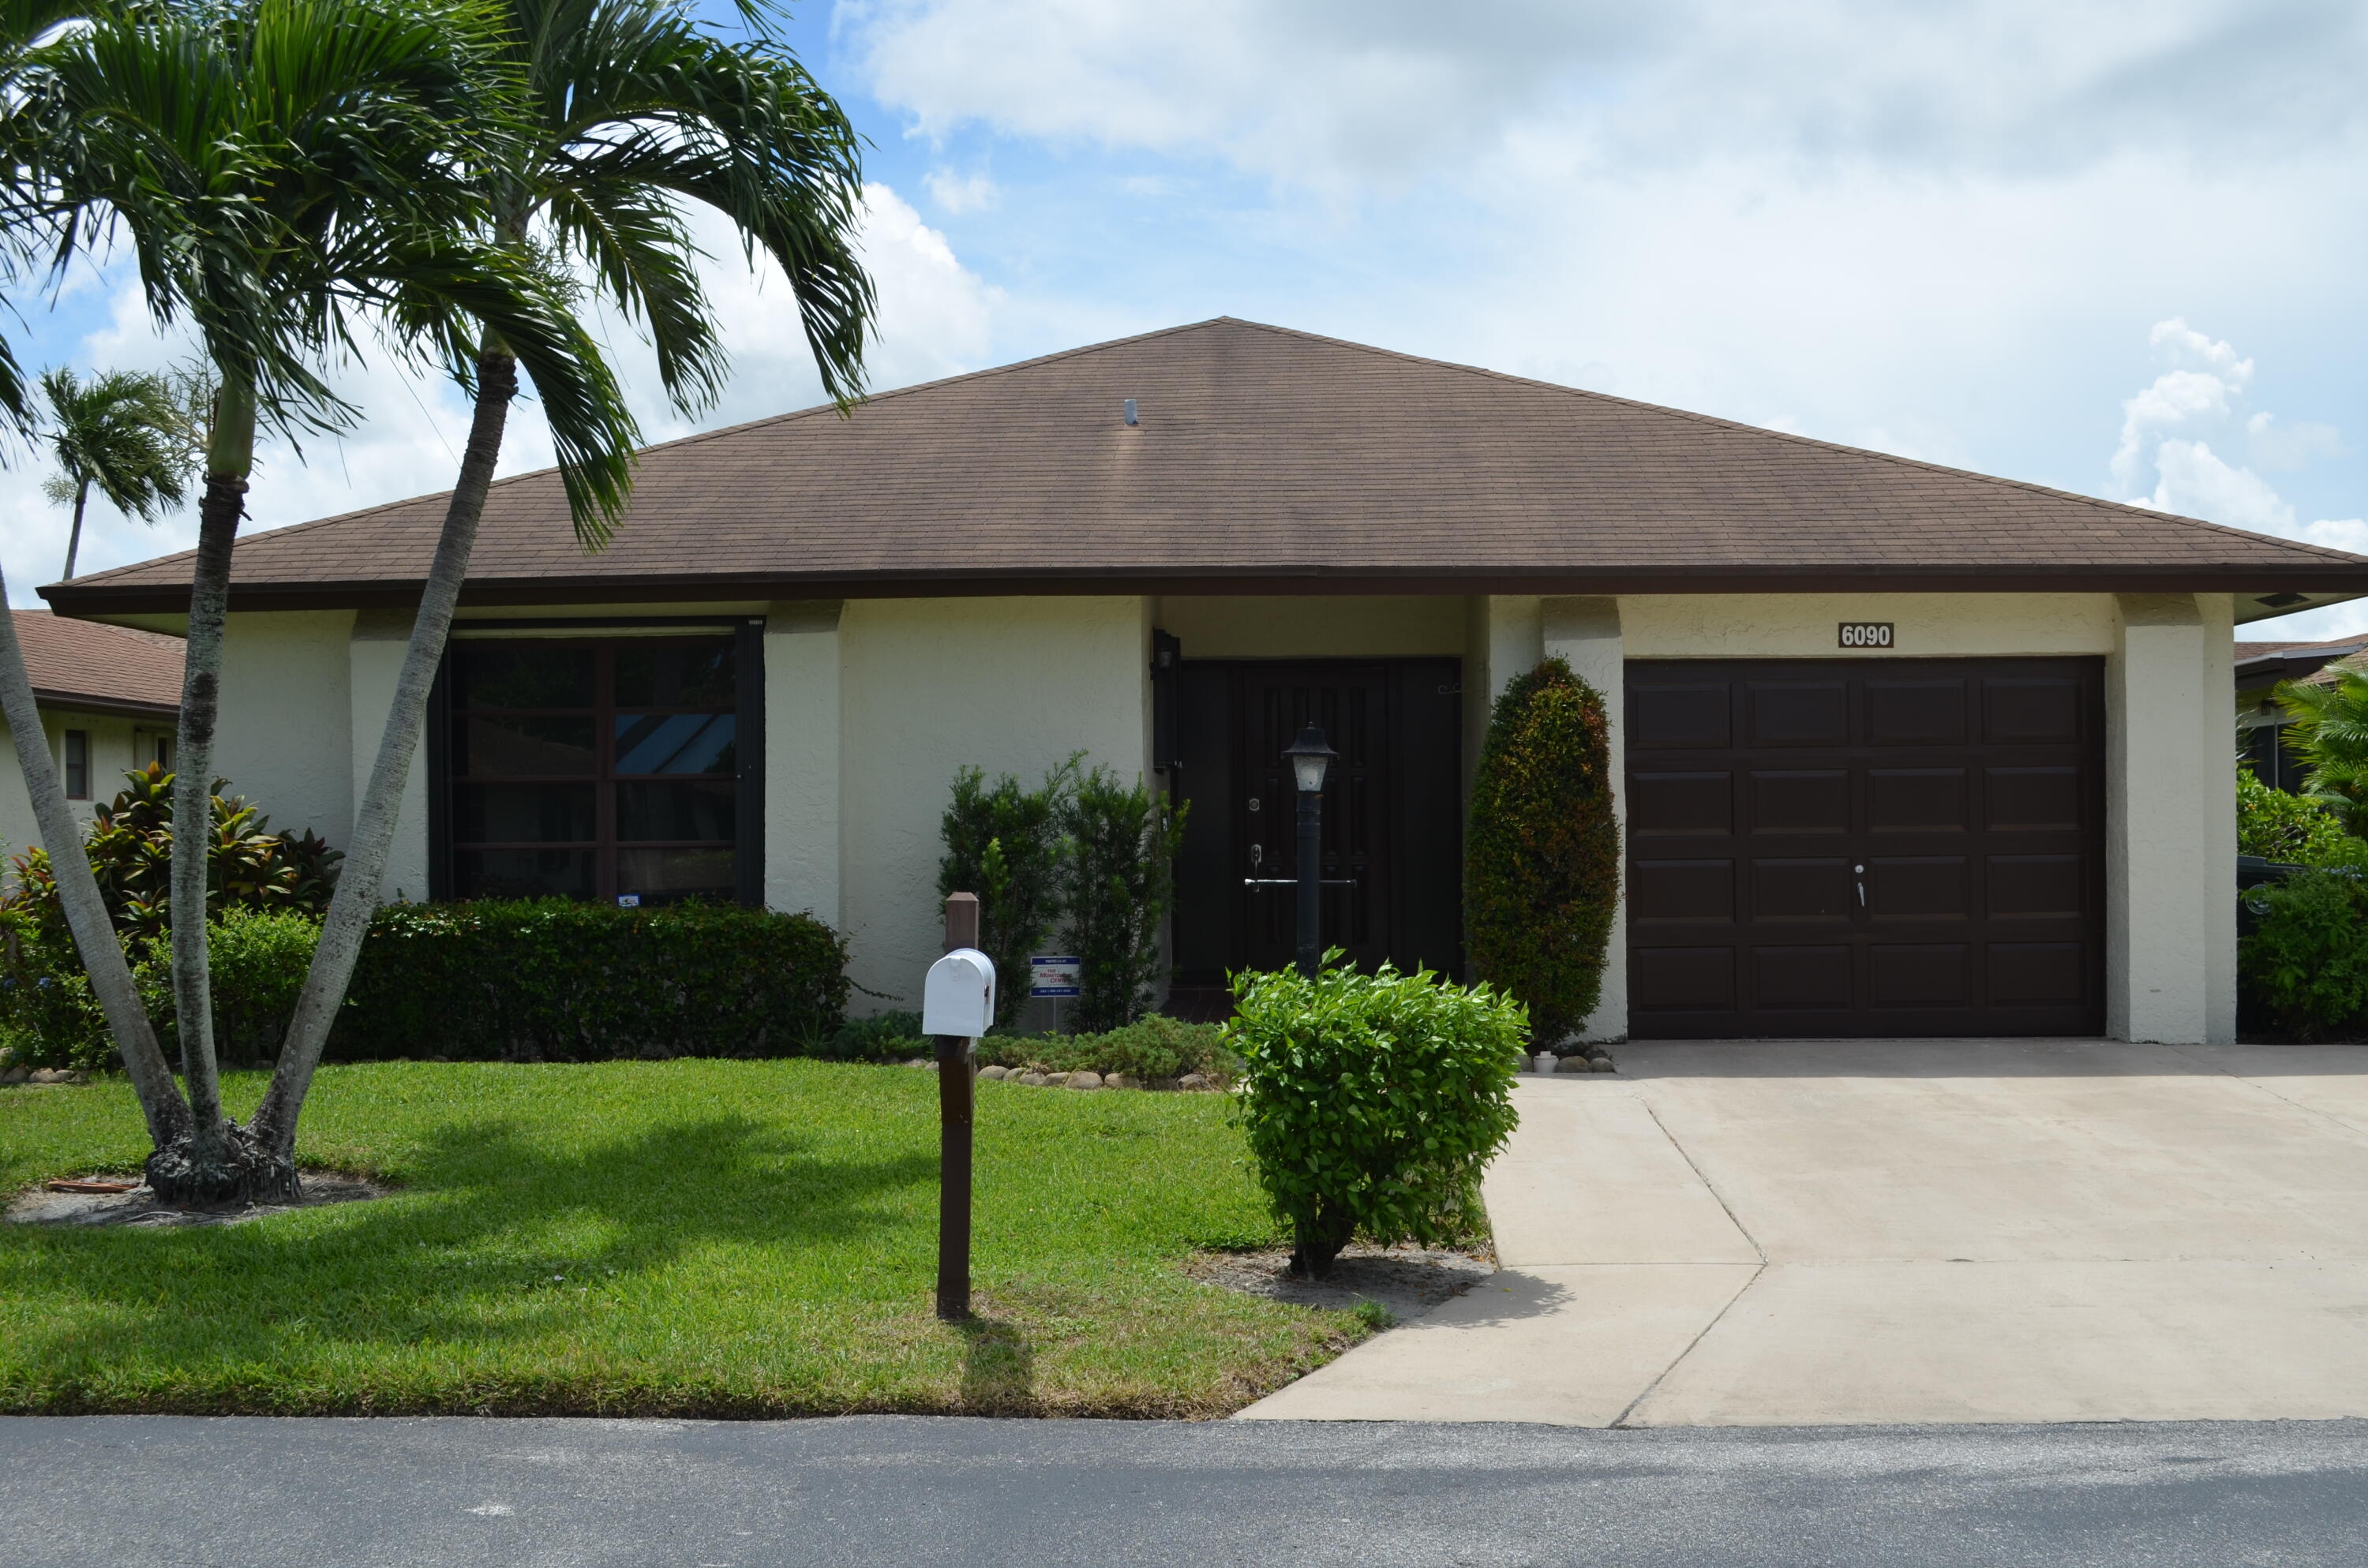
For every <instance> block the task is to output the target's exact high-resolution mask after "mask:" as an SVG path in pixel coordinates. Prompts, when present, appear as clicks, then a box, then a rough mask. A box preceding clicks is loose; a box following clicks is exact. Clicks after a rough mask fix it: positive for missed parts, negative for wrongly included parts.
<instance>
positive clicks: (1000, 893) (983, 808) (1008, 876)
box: [938, 756, 1077, 1028]
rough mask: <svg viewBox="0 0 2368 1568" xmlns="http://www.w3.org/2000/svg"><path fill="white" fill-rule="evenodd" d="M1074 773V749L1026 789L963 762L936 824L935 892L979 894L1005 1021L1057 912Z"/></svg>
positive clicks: (982, 941)
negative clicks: (942, 848)
mask: <svg viewBox="0 0 2368 1568" xmlns="http://www.w3.org/2000/svg"><path fill="white" fill-rule="evenodd" d="M1076 772H1077V758H1076V757H1075V756H1072V757H1071V758H1069V760H1068V761H1066V762H1064V763H1063V764H1062V765H1061V766H1060V767H1056V768H1054V769H1053V771H1052V772H1050V773H1048V774H1046V775H1045V776H1044V782H1043V783H1042V785H1041V786H1039V787H1038V788H1036V789H1034V790H1029V789H1024V788H1022V787H1021V785H1020V782H1019V779H1018V778H1014V777H1012V776H1011V775H1010V774H1008V773H1007V774H1005V775H1004V776H1003V777H1002V778H998V779H996V781H995V783H994V784H993V785H991V786H990V785H989V784H988V783H987V782H986V775H985V773H984V772H982V771H981V770H980V769H978V768H975V767H964V768H962V769H961V770H960V771H959V772H957V773H956V774H955V775H954V796H953V801H952V803H951V804H950V805H948V806H947V807H946V812H945V816H944V818H943V820H942V822H941V823H940V824H939V829H940V832H941V833H942V835H943V836H944V839H945V845H946V853H945V857H944V858H942V859H941V860H939V862H938V896H939V898H944V897H946V896H947V895H948V894H951V893H957V892H970V893H976V894H977V895H978V903H979V910H978V926H979V939H978V946H979V950H980V951H981V952H984V953H985V954H986V955H987V956H988V957H989V958H991V959H993V960H995V1021H996V1023H997V1024H998V1025H1000V1026H1002V1027H1004V1028H1009V1027H1010V1025H1011V1021H1012V1020H1013V1019H1014V1018H1017V1017H1019V1009H1020V1007H1021V1006H1024V1005H1025V1004H1026V1003H1027V1001H1028V984H1029V971H1028V960H1030V958H1033V957H1034V956H1035V955H1036V954H1038V953H1040V952H1042V951H1043V950H1044V947H1043V943H1044V938H1045V937H1047V936H1049V935H1051V933H1052V930H1053V925H1054V924H1055V923H1056V922H1057V921H1058V920H1059V919H1060V917H1061V882H1062V870H1063V866H1064V862H1065V861H1066V858H1067V851H1066V849H1065V847H1064V844H1063V842H1062V829H1063V825H1064V824H1063V819H1064V815H1065V814H1066V807H1067V801H1068V798H1069V792H1070V790H1071V789H1072V788H1073V787H1074V785H1075V783H1076Z"/></svg>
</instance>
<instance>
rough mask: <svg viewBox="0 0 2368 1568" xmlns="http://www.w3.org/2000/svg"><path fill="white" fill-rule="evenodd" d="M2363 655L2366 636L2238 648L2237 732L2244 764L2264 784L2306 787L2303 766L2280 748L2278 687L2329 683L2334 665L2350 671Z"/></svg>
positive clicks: (2367, 646) (2282, 728)
mask: <svg viewBox="0 0 2368 1568" xmlns="http://www.w3.org/2000/svg"><path fill="white" fill-rule="evenodd" d="M2236 653H2237V668H2236V673H2237V737H2238V741H2239V744H2241V745H2242V747H2243V750H2244V756H2245V762H2246V765H2247V766H2248V767H2251V768H2252V770H2253V774H2254V776H2255V777H2256V778H2260V781H2261V782H2262V783H2264V784H2267V785H2269V786H2270V787H2271V789H2273V790H2287V791H2289V792H2295V791H2299V790H2301V789H2302V774H2303V768H2302V762H2301V760H2300V759H2299V758H2297V757H2296V756H2294V753H2293V751H2292V750H2291V749H2289V748H2288V747H2286V746H2285V745H2283V744H2281V741H2282V739H2283V735H2284V733H2285V728H2286V715H2285V710H2284V709H2283V708H2281V707H2279V706H2278V701H2277V696H2276V693H2277V688H2278V687H2280V686H2281V685H2283V683H2284V682H2286V681H2290V680H2294V681H2302V682H2304V683H2305V684H2309V683H2311V682H2315V681H2318V682H2324V681H2331V680H2333V679H2334V678H2335V676H2334V673H2333V669H2332V668H2331V666H2336V665H2341V666H2343V667H2345V668H2350V667H2351V665H2352V664H2353V663H2354V662H2355V661H2356V660H2357V659H2358V657H2359V655H2360V654H2362V653H2368V636H2351V637H2333V638H2328V639H2326V640H2324V641H2321V642H2239V643H2237V648H2236Z"/></svg>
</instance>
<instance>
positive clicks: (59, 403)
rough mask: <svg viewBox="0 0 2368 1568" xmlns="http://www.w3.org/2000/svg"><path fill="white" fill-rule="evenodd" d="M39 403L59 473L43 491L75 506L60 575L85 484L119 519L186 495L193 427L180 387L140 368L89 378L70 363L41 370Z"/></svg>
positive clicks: (77, 541) (71, 547)
mask: <svg viewBox="0 0 2368 1568" xmlns="http://www.w3.org/2000/svg"><path fill="white" fill-rule="evenodd" d="M41 401H42V402H43V403H47V404H48V405H49V407H48V415H49V419H48V426H49V428H48V430H47V432H46V435H47V437H48V440H49V443H50V449H51V452H52V453H54V454H55V455H56V457H57V460H58V472H56V473H54V474H52V475H51V476H50V478H49V479H48V480H47V481H46V482H45V483H43V484H42V486H41V489H42V493H43V494H47V495H48V496H49V498H50V499H51V500H52V501H55V502H57V503H58V504H59V505H60V506H73V507H74V531H73V532H72V533H71V534H69V535H68V536H67V537H66V566H65V570H64V571H63V572H61V573H59V574H58V575H60V576H61V577H71V576H73V575H74V557H75V556H76V555H78V554H80V553H81V551H82V517H83V509H84V508H85V507H86V506H89V505H90V491H91V486H93V485H97V487H98V493H99V494H101V495H104V496H106V497H107V499H108V501H109V502H110V503H112V504H113V505H114V506H115V509H116V510H117V511H119V512H121V513H122V514H123V515H124V516H125V517H136V518H138V519H139V520H140V521H141V522H143V523H153V522H154V521H155V520H156V515H157V514H158V513H159V512H161V511H163V510H164V509H165V507H167V506H179V505H180V504H181V503H182V502H183V501H184V500H186V499H188V478H189V471H190V469H192V468H193V467H195V466H196V462H197V457H198V450H199V448H198V445H197V441H196V437H197V431H196V430H195V429H194V428H192V426H190V424H189V422H188V413H187V409H186V407H185V405H184V399H183V398H182V396H181V394H180V392H179V390H178V389H176V387H175V386H174V385H173V383H172V382H170V381H166V380H165V378H164V377H162V376H159V375H155V374H153V373H152V372H149V371H146V370H102V371H100V372H99V373H98V374H97V375H96V376H94V377H92V378H91V379H90V380H89V381H84V380H82V379H81V378H80V377H78V376H76V375H75V374H74V372H73V371H72V370H70V369H54V370H44V371H42V372H41Z"/></svg>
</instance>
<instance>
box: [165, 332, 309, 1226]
mask: <svg viewBox="0 0 2368 1568" xmlns="http://www.w3.org/2000/svg"><path fill="white" fill-rule="evenodd" d="M254 463H255V389H254V387H253V386H252V385H249V384H246V383H245V382H242V381H239V380H237V379H236V378H235V377H232V376H227V375H225V376H224V377H223V378H222V392H221V393H220V395H219V397H218V398H217V399H216V402H215V405H214V429H213V436H212V439H211V442H210V443H209V444H208V450H207V454H206V490H205V495H204V497H203V498H202V499H201V500H200V501H199V503H198V550H197V560H196V562H195V565H194V567H193V569H192V571H191V573H190V577H189V627H188V653H187V654H186V655H185V657H186V659H187V661H188V663H187V667H186V669H185V671H184V673H183V675H182V677H181V725H180V733H179V736H178V738H177V739H176V741H175V742H174V748H173V756H174V762H175V765H176V766H175V770H174V775H173V882H172V899H171V908H172V918H173V1001H174V1008H175V1016H176V1023H177V1025H178V1027H179V1030H180V1036H181V1077H182V1081H183V1082H184V1083H185V1084H186V1085H188V1095H189V1116H190V1121H191V1126H190V1129H189V1136H188V1139H187V1140H186V1141H184V1142H178V1143H175V1144H173V1145H171V1146H169V1147H165V1148H160V1149H158V1150H157V1151H156V1153H154V1154H152V1155H150V1156H149V1159H148V1185H149V1186H150V1187H154V1189H155V1191H156V1194H157V1196H158V1197H160V1198H163V1199H166V1200H168V1201H173V1202H184V1203H224V1202H242V1201H244V1202H253V1201H258V1200H261V1199H271V1198H293V1197H295V1196H296V1195H297V1193H298V1187H297V1182H296V1167H295V1165H294V1164H293V1162H292V1161H289V1160H284V1159H281V1160H275V1159H273V1158H271V1157H270V1155H269V1154H268V1153H267V1152H266V1151H265V1150H264V1149H263V1148H262V1147H261V1146H260V1145H259V1144H257V1143H256V1142H255V1140H254V1139H252V1138H251V1137H250V1136H249V1135H248V1134H247V1133H245V1131H242V1130H241V1129H240V1128H239V1127H238V1125H237V1124H236V1123H234V1122H232V1121H230V1120H228V1119H226V1118H224V1117H223V1115H222V1080H221V1077H220V1075H219V1074H217V1072H216V1070H215V1063H214V1038H213V994H212V989H213V988H212V984H211V975H210V973H209V971H208V968H207V962H206V880H207V873H208V871H209V870H210V869H211V865H210V862H211V859H212V855H211V851H212V848H213V753H214V722H215V719H216V717H217V715H218V714H219V712H220V711H221V708H222V623H223V620H224V619H225V617H226V615H227V612H228V610H229V608H230V567H231V545H232V544H233V542H234V541H235V540H236V539H237V537H238V523H239V517H240V516H241V515H242V514H243V513H244V512H245V509H246V476H247V474H248V472H250V471H251V470H252V468H253V467H254Z"/></svg>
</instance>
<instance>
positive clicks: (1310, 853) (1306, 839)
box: [1282, 724, 1340, 980]
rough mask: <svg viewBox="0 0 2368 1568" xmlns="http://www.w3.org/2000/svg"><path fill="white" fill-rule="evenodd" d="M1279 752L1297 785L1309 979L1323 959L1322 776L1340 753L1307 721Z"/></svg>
mask: <svg viewBox="0 0 2368 1568" xmlns="http://www.w3.org/2000/svg"><path fill="white" fill-rule="evenodd" d="M1282 755H1283V756H1287V757H1289V758H1291V776H1292V779H1294V780H1295V781H1296V782H1297V783H1298V785H1299V876H1298V878H1297V879H1296V880H1297V881H1298V883H1299V908H1298V911H1297V913H1298V915H1299V972H1300V973H1302V974H1304V975H1305V976H1307V978H1309V979H1310V980H1313V979H1315V974H1316V971H1318V970H1319V969H1321V968H1322V967H1323V959H1324V939H1323V925H1324V915H1323V899H1324V871H1323V858H1324V776H1325V775H1326V773H1328V772H1330V771H1331V770H1332V759H1333V758H1334V757H1336V756H1339V755H1340V754H1339V753H1338V752H1336V751H1334V750H1333V749H1332V748H1331V747H1330V746H1329V745H1327V744H1326V743H1325V740H1324V732H1323V731H1321V730H1319V729H1317V728H1316V727H1315V725H1313V724H1310V725H1308V726H1307V728H1305V729H1304V730H1302V731H1300V732H1299V738H1298V739H1297V740H1295V741H1293V742H1292V743H1291V744H1289V745H1287V746H1285V747H1283V748H1282Z"/></svg>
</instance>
